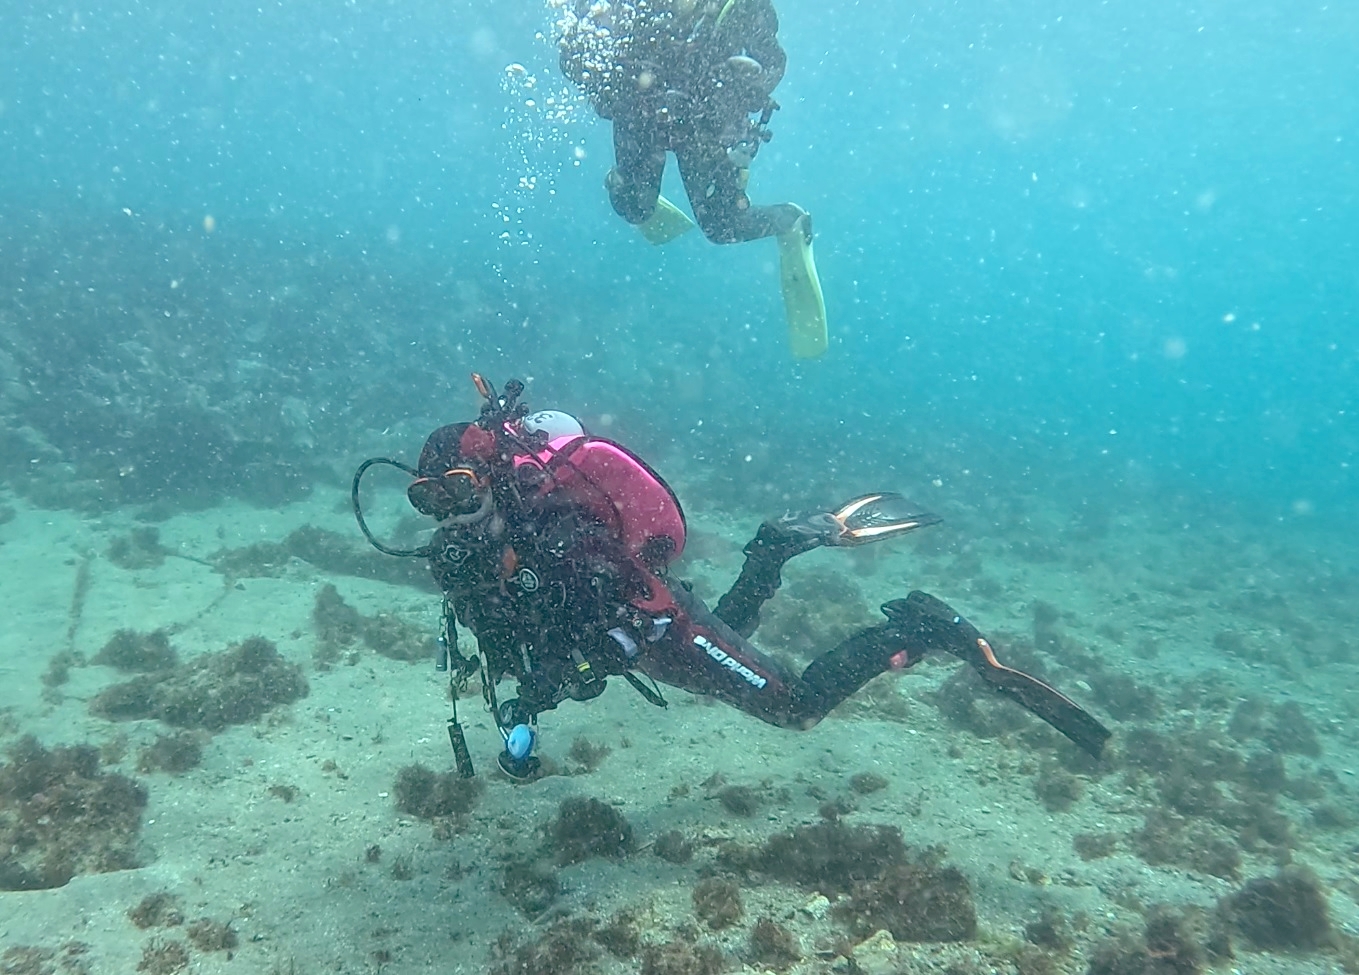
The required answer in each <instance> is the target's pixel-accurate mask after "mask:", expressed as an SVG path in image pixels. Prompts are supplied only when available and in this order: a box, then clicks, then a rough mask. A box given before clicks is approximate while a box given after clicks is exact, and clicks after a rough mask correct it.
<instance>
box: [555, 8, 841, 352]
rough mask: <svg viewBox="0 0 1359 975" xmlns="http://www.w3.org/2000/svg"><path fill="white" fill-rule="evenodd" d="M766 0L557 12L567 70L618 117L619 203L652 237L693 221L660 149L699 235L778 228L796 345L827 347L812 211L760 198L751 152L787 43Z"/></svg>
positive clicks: (680, 230)
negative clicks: (755, 200) (671, 157)
mask: <svg viewBox="0 0 1359 975" xmlns="http://www.w3.org/2000/svg"><path fill="white" fill-rule="evenodd" d="M778 29H779V20H778V14H777V13H776V12H775V11H774V7H773V4H772V3H771V2H770V0H614V2H598V0H574V6H573V7H572V8H568V10H567V11H566V12H565V14H564V16H563V18H562V20H561V22H560V38H559V46H560V51H561V66H562V73H563V74H565V75H566V77H567V78H569V79H570V80H571V81H573V82H575V83H576V84H577V85H578V86H579V87H580V88H581V90H582V91H584V92H585V93H586V94H587V95H588V96H589V98H590V102H591V104H592V105H593V106H594V109H595V111H596V112H597V113H598V114H599V116H600V117H601V118H604V119H609V120H611V121H612V122H613V145H614V167H613V168H612V169H611V170H609V173H608V176H607V177H606V178H605V181H604V185H605V188H606V189H607V190H608V193H609V201H610V202H611V203H612V204H613V208H614V210H615V211H616V212H617V213H618V214H619V216H621V217H623V219H625V220H627V221H628V222H629V223H631V224H633V225H635V226H636V227H637V228H638V229H639V230H640V231H641V233H642V236H644V237H645V238H646V239H647V240H648V241H649V242H650V243H652V244H656V245H660V244H666V243H669V242H670V241H672V240H674V239H675V238H676V237H679V236H681V235H682V234H684V233H686V232H687V231H688V230H689V229H691V228H692V227H693V226H694V221H692V220H690V219H689V217H688V216H687V215H685V213H684V212H683V211H682V210H680V209H679V207H677V206H675V204H673V203H672V202H670V201H669V200H667V199H666V198H665V197H663V196H661V176H662V174H663V173H664V171H665V160H666V153H667V152H673V153H674V154H675V158H676V159H677V160H678V162H679V171H680V178H681V179H682V181H683V183H684V191H685V194H686V195H687V196H688V197H689V205H690V207H691V208H692V209H693V212H694V218H695V220H697V222H698V226H699V227H700V228H702V230H703V233H704V235H705V236H706V237H707V238H708V239H709V240H711V241H712V242H713V243H715V244H735V243H740V242H743V241H748V240H758V239H759V238H762V237H775V238H777V240H778V248H779V281H780V285H781V287H782V290H783V301H784V309H785V311H786V313H787V318H788V337H789V344H790V346H791V348H792V351H793V355H794V356H796V357H797V358H800V359H814V358H816V357H818V356H820V355H822V354H823V353H824V352H825V351H826V346H827V338H826V304H825V300H824V298H823V297H822V293H821V281H820V279H819V278H818V277H817V273H816V262H815V260H814V259H813V256H812V224H811V217H810V215H809V214H808V213H807V212H806V211H805V210H803V209H802V208H801V207H799V206H796V205H794V204H792V203H775V204H772V205H768V206H755V205H754V204H752V203H751V202H750V197H749V196H747V195H746V184H747V182H748V181H749V179H750V164H751V162H752V161H753V160H754V158H755V154H756V153H757V152H758V151H759V149H760V146H762V145H763V144H764V143H766V142H768V141H769V139H770V137H771V133H770V131H769V121H770V119H771V118H772V116H773V114H774V112H775V111H777V110H778V108H779V106H778V103H777V102H775V101H774V99H773V98H772V97H771V95H772V93H773V91H774V88H775V87H776V86H777V85H778V83H779V81H780V80H782V78H783V73H784V68H785V66H786V64H787V60H788V59H787V55H785V54H784V51H783V48H782V46H780V44H779V41H778Z"/></svg>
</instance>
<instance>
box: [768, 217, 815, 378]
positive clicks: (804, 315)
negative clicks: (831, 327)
mask: <svg viewBox="0 0 1359 975" xmlns="http://www.w3.org/2000/svg"><path fill="white" fill-rule="evenodd" d="M778 241H779V284H780V285H781V286H782V288H783V308H784V312H785V314H786V315H787V317H788V344H789V345H790V346H791V347H792V350H793V357H794V358H797V359H815V358H817V357H819V356H821V355H823V354H824V353H825V351H826V345H827V338H826V301H825V299H824V298H823V297H822V296H821V279H820V278H818V277H817V276H816V261H815V260H814V259H813V258H812V218H811V217H810V216H809V215H807V214H805V213H804V214H803V215H802V216H800V217H798V220H797V223H795V224H793V229H791V230H789V231H788V232H787V233H782V234H779V236H778Z"/></svg>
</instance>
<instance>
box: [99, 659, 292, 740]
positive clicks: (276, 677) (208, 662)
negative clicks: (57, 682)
mask: <svg viewBox="0 0 1359 975" xmlns="http://www.w3.org/2000/svg"><path fill="white" fill-rule="evenodd" d="M306 695H307V680H306V678H305V677H303V676H302V669H301V668H300V667H298V666H297V665H296V664H292V663H289V662H288V661H286V660H284V659H283V657H282V655H281V654H280V653H279V652H278V648H277V647H276V646H274V644H273V643H272V642H271V641H269V640H266V639H264V638H263V637H258V636H257V637H251V638H250V639H248V640H245V641H243V642H241V643H238V644H235V645H234V646H231V647H228V648H227V649H226V650H222V651H220V652H218V653H210V654H204V655H203V656H200V657H196V658H194V659H193V660H191V661H189V662H188V663H185V664H181V665H180V666H178V667H175V668H173V669H170V670H165V671H159V672H157V673H153V674H142V675H140V676H138V677H136V678H133V679H132V680H130V681H126V682H124V683H122V684H115V685H113V686H112V687H109V688H107V689H105V690H104V691H102V692H100V693H99V694H98V695H96V696H95V698H94V699H93V700H92V701H91V702H90V711H91V712H92V713H93V714H96V715H98V716H99V717H102V718H108V719H109V720H112V721H126V720H132V719H137V718H158V719H159V720H161V721H164V722H166V723H167V724H171V725H174V726H176V727H179V728H203V729H205V730H207V731H221V730H222V729H223V728H225V727H227V726H229V725H233V724H245V723H247V722H250V721H254V720H255V719H256V718H259V717H260V716H261V715H263V714H264V713H265V712H267V711H269V710H270V709H271V708H273V707H275V706H277V705H279V704H288V703H291V702H293V701H296V700H297V699H298V698H302V697H306Z"/></svg>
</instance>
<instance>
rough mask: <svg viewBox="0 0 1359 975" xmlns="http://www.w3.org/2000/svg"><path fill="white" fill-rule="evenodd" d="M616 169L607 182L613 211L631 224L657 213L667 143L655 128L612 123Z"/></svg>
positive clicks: (623, 121)
mask: <svg viewBox="0 0 1359 975" xmlns="http://www.w3.org/2000/svg"><path fill="white" fill-rule="evenodd" d="M613 157H614V167H613V169H611V170H609V174H608V176H606V177H605V179H604V186H605V187H606V188H607V189H608V191H609V202H610V203H612V204H613V208H614V211H615V212H616V213H617V214H618V215H619V216H620V217H622V218H623V219H624V220H626V221H627V222H628V223H631V224H640V223H645V222H646V220H647V218H649V217H650V216H651V215H652V214H653V213H655V212H656V200H657V198H658V197H659V196H660V194H661V176H662V175H663V174H664V172H665V143H664V142H663V141H662V140H661V136H660V133H659V132H658V131H657V129H656V127H655V126H654V125H648V124H646V123H645V122H643V121H641V120H637V119H629V118H625V117H618V118H615V119H614V122H613Z"/></svg>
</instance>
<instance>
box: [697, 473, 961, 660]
mask: <svg viewBox="0 0 1359 975" xmlns="http://www.w3.org/2000/svg"><path fill="white" fill-rule="evenodd" d="M941 520H942V519H940V518H939V516H938V515H932V514H930V513H929V512H927V511H924V510H923V509H922V508H921V507H920V506H919V505H917V504H914V503H913V502H911V501H908V500H907V499H906V498H904V497H902V496H901V495H900V494H893V493H891V492H879V493H877V494H865V495H862V496H861V497H857V498H854V499H853V500H851V501H847V502H845V503H844V504H842V505H841V506H840V507H838V508H836V509H835V510H834V511H813V512H804V513H801V514H796V513H789V514H786V515H784V516H783V517H782V518H779V519H777V520H771V521H766V522H765V523H764V524H762V525H760V530H759V531H758V532H756V534H755V537H754V538H753V539H751V540H750V543H749V544H748V545H746V547H745V556H746V561H745V564H744V565H743V566H742V567H741V574H740V576H739V577H737V579H736V582H735V583H733V584H732V587H731V589H730V590H729V591H728V592H727V594H726V595H724V596H723V597H722V598H721V599H720V600H718V602H717V608H716V610H715V612H716V614H717V616H718V617H719V618H720V619H721V620H722V621H723V622H725V623H726V624H727V625H728V626H730V627H731V628H732V629H733V630H735V631H736V632H737V633H739V634H740V635H741V636H743V637H749V636H750V635H751V634H752V633H754V632H755V628H756V626H757V625H758V624H759V613H760V606H762V605H763V604H764V603H765V601H767V600H768V599H770V598H772V597H773V595H774V593H775V592H777V591H778V588H779V586H780V585H782V584H783V577H782V575H781V574H780V573H781V570H782V569H783V565H784V563H785V562H787V561H788V560H789V559H791V558H792V557H793V556H795V555H801V554H802V553H803V552H808V551H811V550H812V549H814V548H819V547H820V546H822V545H830V546H846V545H864V544H867V543H868V542H876V541H881V540H883V539H887V538H895V537H896V536H898V535H904V534H906V533H907V532H909V531H914V530H915V529H917V528H924V527H926V526H928V525H937V524H938V523H939V522H940V521H941Z"/></svg>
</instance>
